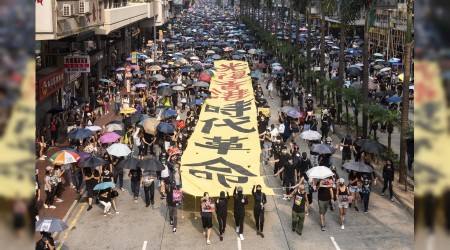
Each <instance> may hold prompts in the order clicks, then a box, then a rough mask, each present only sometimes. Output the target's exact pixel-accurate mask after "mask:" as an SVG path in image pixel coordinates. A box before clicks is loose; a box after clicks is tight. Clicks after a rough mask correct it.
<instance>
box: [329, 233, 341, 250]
mask: <svg viewBox="0 0 450 250" xmlns="http://www.w3.org/2000/svg"><path fill="white" fill-rule="evenodd" d="M330 239H331V242H333V245H334V247H335V248H336V250H341V248H340V247H339V246H338V244H337V243H336V241H335V240H334V237H333V236H330Z"/></svg>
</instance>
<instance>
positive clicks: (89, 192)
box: [86, 185, 94, 198]
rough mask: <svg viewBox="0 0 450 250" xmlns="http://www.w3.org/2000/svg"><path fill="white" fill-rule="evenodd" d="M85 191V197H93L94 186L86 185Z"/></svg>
mask: <svg viewBox="0 0 450 250" xmlns="http://www.w3.org/2000/svg"><path fill="white" fill-rule="evenodd" d="M86 191H87V197H88V198H93V197H94V186H92V185H86Z"/></svg>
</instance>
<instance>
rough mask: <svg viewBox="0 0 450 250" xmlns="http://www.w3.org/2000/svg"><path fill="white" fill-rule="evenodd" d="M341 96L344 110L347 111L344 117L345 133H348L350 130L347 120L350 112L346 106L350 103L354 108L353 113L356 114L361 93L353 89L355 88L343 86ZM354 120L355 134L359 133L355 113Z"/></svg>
mask: <svg viewBox="0 0 450 250" xmlns="http://www.w3.org/2000/svg"><path fill="white" fill-rule="evenodd" d="M342 97H343V99H344V102H345V111H346V113H347V114H346V116H347V117H346V120H347V133H349V132H350V123H349V120H350V118H349V115H350V113H349V112H348V106H349V105H350V104H351V105H352V106H353V107H354V108H355V110H356V112H355V113H356V114H358V112H357V111H358V106H359V104H360V102H361V93H360V92H359V91H357V90H355V89H352V88H345V89H343V91H342ZM354 120H355V127H356V134H359V131H358V116H357V115H356V116H355V117H354Z"/></svg>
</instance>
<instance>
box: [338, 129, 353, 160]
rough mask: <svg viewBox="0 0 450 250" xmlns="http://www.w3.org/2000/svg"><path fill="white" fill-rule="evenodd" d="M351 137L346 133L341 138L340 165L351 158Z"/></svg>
mask: <svg viewBox="0 0 450 250" xmlns="http://www.w3.org/2000/svg"><path fill="white" fill-rule="evenodd" d="M352 144H353V141H352V137H351V136H350V135H349V134H347V135H346V136H345V137H344V138H342V140H341V147H342V165H344V163H346V162H348V161H350V160H351V159H352V147H353V146H352ZM341 168H342V169H344V167H343V166H341Z"/></svg>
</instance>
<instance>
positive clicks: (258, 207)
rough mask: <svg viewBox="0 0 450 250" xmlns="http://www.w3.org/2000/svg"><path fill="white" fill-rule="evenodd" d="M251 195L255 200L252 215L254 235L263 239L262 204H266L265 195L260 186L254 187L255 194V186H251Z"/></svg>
mask: <svg viewBox="0 0 450 250" xmlns="http://www.w3.org/2000/svg"><path fill="white" fill-rule="evenodd" d="M252 195H253V197H254V198H255V204H254V206H253V214H254V216H255V223H256V234H257V235H260V236H261V237H262V238H264V233H263V229H264V204H266V202H267V199H266V194H265V193H263V192H261V185H256V192H255V185H253V189H252Z"/></svg>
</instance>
